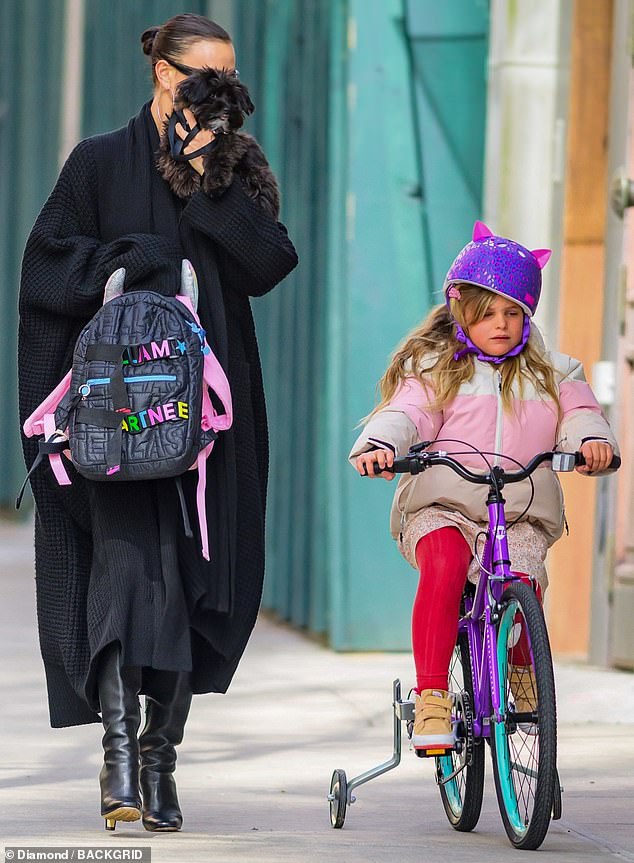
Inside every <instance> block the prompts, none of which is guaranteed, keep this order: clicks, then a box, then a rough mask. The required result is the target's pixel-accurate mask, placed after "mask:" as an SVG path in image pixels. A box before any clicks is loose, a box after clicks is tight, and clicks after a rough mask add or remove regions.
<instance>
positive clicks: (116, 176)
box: [19, 15, 297, 830]
mask: <svg viewBox="0 0 634 863" xmlns="http://www.w3.org/2000/svg"><path fill="white" fill-rule="evenodd" d="M142 42H143V48H144V51H145V53H146V54H148V55H149V56H150V58H151V61H152V70H153V80H154V95H153V99H152V101H151V102H148V103H147V104H146V105H144V106H143V108H142V109H141V111H140V113H139V114H138V115H137V116H136V117H135V118H133V119H132V120H131V121H130V122H129V123H128V125H127V127H125V128H123V129H119V130H117V131H116V132H112V133H109V134H106V135H100V136H98V137H95V138H91V139H88V140H85V141H83V142H81V143H80V144H79V145H78V146H77V147H76V148H75V150H74V151H73V153H72V154H71V155H70V157H69V158H68V161H67V162H66V164H65V165H64V168H63V169H62V172H61V174H60V177H59V180H58V182H57V184H56V186H55V188H54V189H53V192H52V193H51V196H50V197H49V199H48V201H47V202H46V204H45V206H44V208H43V210H42V212H41V213H40V215H39V217H38V219H37V222H36V224H35V226H34V228H33V231H32V233H31V235H30V237H29V240H28V243H27V246H26V250H25V255H24V261H23V271H22V284H21V292H20V335H19V369H20V413H21V421H22V422H24V420H25V419H26V417H27V416H29V415H30V413H31V412H32V411H33V410H34V408H35V407H36V406H37V405H38V404H39V403H40V402H41V401H42V399H43V398H44V397H45V396H46V395H47V394H48V393H49V392H50V391H51V390H52V389H53V388H54V387H55V386H56V384H57V383H58V382H59V380H60V379H61V378H62V377H63V375H64V374H65V373H66V371H67V370H68V369H69V368H70V366H71V364H72V354H73V348H74V344H75V341H76V339H77V337H78V335H79V333H80V331H81V330H82V328H83V327H84V326H85V325H86V323H87V322H88V321H89V320H90V318H91V317H92V315H93V314H94V313H95V312H96V311H97V309H98V308H99V306H100V305H101V303H102V299H103V290H104V285H105V282H106V280H107V278H108V277H109V275H110V274H111V273H113V272H114V271H115V270H117V269H119V268H120V267H124V268H125V271H126V281H125V289H126V290H142V289H147V290H153V291H158V292H160V293H163V294H166V295H174V294H175V293H176V292H177V290H178V287H179V273H180V265H181V260H182V259H183V258H188V259H189V260H190V261H191V262H192V264H193V266H194V269H195V271H196V273H197V275H198V280H199V285H200V301H199V315H200V318H201V321H202V324H203V327H204V328H205V329H206V331H207V338H208V341H209V344H210V345H211V347H212V349H213V350H214V352H215V354H216V356H217V357H218V358H219V360H220V362H221V364H222V366H223V368H224V369H225V371H226V372H227V375H228V378H229V381H230V384H231V389H232V396H233V409H234V425H233V428H232V429H231V430H230V431H229V432H227V433H223V434H222V435H221V437H220V439H219V440H218V442H217V444H216V447H215V449H214V451H213V453H212V456H211V458H210V459H209V465H208V481H207V490H206V498H207V513H208V530H209V545H210V549H211V561H210V562H208V561H206V560H204V559H203V557H202V555H201V553H200V550H199V549H200V537H199V536H198V537H197V536H195V537H194V539H193V540H192V539H187V538H186V537H185V534H184V530H183V526H182V519H181V514H180V507H179V502H178V496H177V491H176V487H175V484H174V482H173V480H169V479H166V480H154V481H138V482H127V483H117V482H113V483H107V482H101V483H93V482H89V481H86V480H82V478H81V477H79V476H78V475H77V474H75V473H74V472H73V484H72V485H71V486H68V487H60V486H58V485H57V484H56V481H55V479H54V477H53V475H52V473H51V471H50V469H49V468H48V467H44V468H41V469H40V470H39V471H37V472H36V473H34V474H33V478H32V487H33V492H34V497H35V503H36V522H35V551H36V586H37V608H38V625H39V633H40V645H41V651H42V657H43V661H44V668H45V672H46V679H47V689H48V696H49V709H50V719H51V725H52V726H53V727H61V726H69V725H79V724H82V723H88V722H98V721H102V722H103V724H104V728H105V734H104V737H103V745H104V753H105V757H104V766H103V768H102V771H101V774H100V782H101V793H102V801H101V802H102V805H101V812H102V815H103V816H104V817H105V818H106V826H107V827H108V828H109V829H114V827H115V825H116V821H117V820H122V821H129V820H130V821H131V820H137V819H138V818H139V817H142V818H143V824H144V826H145V827H146V829H148V830H178V829H179V828H180V826H181V823H182V816H181V813H180V809H179V805H178V800H177V796H176V788H175V785H174V778H173V773H174V768H175V762H176V753H175V749H174V747H175V746H176V745H177V744H178V743H180V741H181V739H182V736H183V730H184V725H185V721H186V719H187V714H188V711H189V706H190V703H191V696H192V693H202V692H225V691H226V690H227V688H228V686H229V684H230V682H231V679H232V676H233V674H234V672H235V670H236V668H237V665H238V662H239V660H240V657H241V655H242V652H243V650H244V647H245V645H246V642H247V640H248V638H249V635H250V633H251V630H252V628H253V625H254V623H255V618H256V615H257V610H258V606H259V602H260V598H261V591H262V579H263V572H264V508H265V500H266V485H267V474H268V437H267V424H266V413H265V404H264V391H263V386H262V377H261V369H260V361H259V355H258V348H257V342H256V336H255V328H254V323H253V317H252V313H251V307H250V297H253V296H261V295H263V294H265V293H267V292H268V291H270V290H271V289H272V288H273V287H275V285H277V284H278V282H280V281H281V280H282V279H283V278H284V277H285V276H286V275H287V274H288V273H289V272H290V271H291V270H292V269H293V268H294V267H295V266H296V264H297V256H296V253H295V250H294V248H293V245H292V243H291V242H290V240H289V239H288V236H287V233H286V230H285V228H284V226H283V225H281V224H280V223H279V222H278V221H277V219H276V216H277V212H276V205H277V200H278V196H277V189H276V187H275V181H274V178H273V177H272V174H270V171H269V169H268V166H267V165H266V161H265V160H264V158H263V156H262V154H261V151H260V150H259V148H258V147H257V144H255V142H254V141H253V139H247V138H246V137H245V138H242V139H241V145H242V148H243V149H244V147H245V143H244V142H245V141H248V142H249V141H250V143H248V147H247V148H248V149H249V153H248V154H246V156H245V157H244V158H242V155H243V154H242V151H240V153H239V154H238V155H239V157H240V159H241V161H240V159H239V158H238V156H236V157H235V158H232V155H231V142H232V140H234V139H233V138H232V137H231V135H228V136H226V137H224V138H223V141H222V144H223V148H224V150H223V153H224V156H223V160H224V161H223V164H222V170H219V169H218V165H219V164H220V162H219V160H220V156H219V155H218V154H219V153H220V151H221V148H220V147H217V148H215V146H214V145H215V143H217V142H214V135H213V133H212V132H211V131H209V130H206V129H201V130H200V131H199V133H198V134H197V135H196V137H195V138H194V140H193V141H191V142H190V143H189V144H188V145H187V146H186V147H185V150H184V152H185V154H188V155H189V154H191V153H192V152H196V153H198V152H199V148H201V147H202V148H205V149H206V150H209V152H206V153H205V154H204V155H197V156H196V157H195V158H193V159H191V161H189V162H186V163H179V165H178V166H175V165H174V164H173V163H172V162H171V161H170V152H171V151H170V148H169V145H168V144H167V138H166V127H167V120H168V119H169V117H170V115H171V114H172V111H173V110H174V99H175V98H176V99H178V97H179V90H178V85H179V83H180V82H181V81H183V80H184V79H185V78H186V77H188V76H190V75H191V74H192V73H194V72H195V71H196V70H201V69H206V68H207V67H210V68H212V69H219V70H227V72H228V73H229V77H230V78H231V73H232V72H233V71H234V70H235V55H234V50H233V45H232V43H231V40H230V37H229V36H228V34H227V33H226V32H225V31H224V30H223V29H222V28H220V27H219V26H218V25H216V24H214V23H212V22H211V21H209V20H208V19H206V18H204V17H202V16H197V15H179V16H176V17H175V18H172V19H170V20H169V21H168V22H166V24H164V25H163V26H162V27H160V28H151V29H150V30H148V31H146V32H145V33H144V34H143V36H142ZM236 86H237V85H236ZM177 105H178V103H177ZM185 116H186V118H187V120H188V122H189V123H190V125H193V123H194V117H193V115H192V114H191V113H190V112H189V111H185ZM176 134H177V135H178V137H179V138H180V139H184V138H185V137H186V130H184V128H183V126H182V125H177V127H176ZM236 140H237V137H236ZM208 145H211V147H208ZM160 151H162V154H161V155H160V157H159V155H158V154H159V152H160ZM236 152H237V150H236ZM214 158H216V160H217V161H216V162H214ZM252 166H256V167H254V168H253V170H252ZM24 451H25V459H26V462H27V466H29V467H30V466H31V465H32V463H33V461H34V459H35V456H36V452H37V444H36V443H34V442H33V441H32V440H29V439H26V438H25V439H24ZM195 483H196V477H195V475H192V472H190V473H188V474H187V475H186V476H184V477H183V485H184V488H185V495H186V499H187V503H188V508H189V510H190V512H192V511H195V509H196V503H195ZM192 521H195V519H192ZM139 693H143V694H145V696H146V717H145V725H144V728H143V730H142V732H141V733H140V735H138V736H137V731H138V729H139V727H140V722H141V715H140V707H139V699H138V695H139ZM99 713H100V714H101V717H100V716H99ZM139 767H140V771H139Z"/></svg>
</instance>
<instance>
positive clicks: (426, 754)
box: [414, 747, 454, 758]
mask: <svg viewBox="0 0 634 863" xmlns="http://www.w3.org/2000/svg"><path fill="white" fill-rule="evenodd" d="M453 751H454V750H453V748H451V747H450V748H448V749H414V752H415V753H416V755H417V756H418V757H419V758H432V757H437V756H439V755H449V754H450V753H451V752H453Z"/></svg>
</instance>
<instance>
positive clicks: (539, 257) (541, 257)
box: [531, 249, 552, 270]
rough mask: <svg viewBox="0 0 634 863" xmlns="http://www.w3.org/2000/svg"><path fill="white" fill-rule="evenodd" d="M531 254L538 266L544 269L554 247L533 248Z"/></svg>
mask: <svg viewBox="0 0 634 863" xmlns="http://www.w3.org/2000/svg"><path fill="white" fill-rule="evenodd" d="M531 255H532V256H533V257H534V258H535V260H536V261H537V266H538V267H539V269H540V270H543V269H544V267H545V266H546V264H547V263H548V261H549V260H550V256H551V255H552V249H531Z"/></svg>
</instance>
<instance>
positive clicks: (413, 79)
mask: <svg viewBox="0 0 634 863" xmlns="http://www.w3.org/2000/svg"><path fill="white" fill-rule="evenodd" d="M436 5H437V6H438V7H439V8H435V7H434V4H431V3H427V2H420V0H411V2H403V0H337V2H335V0H333V2H331V3H328V4H325V3H320V2H311V0H303V2H295V3H293V2H290V0H270V2H267V3H262V4H258V5H257V6H256V7H254V4H252V3H248V2H243V3H240V2H236V3H234V4H233V11H234V21H233V23H234V32H235V34H236V39H237V43H238V47H239V51H240V54H241V56H239V63H238V65H239V66H240V69H241V70H242V71H243V78H244V79H245V80H246V81H247V82H248V83H249V86H251V87H252V89H253V91H254V95H255V97H256V104H257V106H258V110H257V112H256V115H255V117H254V119H253V128H254V130H255V133H256V134H257V135H258V136H259V137H260V138H261V140H262V142H263V144H264V147H265V149H266V151H267V153H268V154H269V157H270V158H271V162H272V163H273V165H274V167H275V168H276V170H277V172H278V175H279V178H280V182H281V186H282V190H283V193H284V207H283V217H284V220H285V221H286V223H287V224H288V226H289V230H290V231H291V236H292V237H293V239H294V241H295V243H296V245H297V248H298V251H299V254H300V261H301V263H300V267H299V269H298V270H297V272H296V273H294V274H293V275H292V276H291V277H290V278H289V279H288V280H287V281H286V282H285V284H284V285H283V286H282V287H281V288H280V289H278V290H277V291H275V292H274V293H273V294H272V295H271V296H270V297H267V298H264V299H262V300H258V301H256V302H254V309H255V312H256V318H257V322H258V333H259V340H260V347H261V353H262V358H263V366H264V375H265V385H266V388H267V398H268V404H269V413H270V422H271V491H270V496H269V510H268V531H267V537H268V544H267V548H268V558H267V579H266V589H265V596H264V603H265V605H266V606H267V607H269V608H271V609H273V610H276V611H277V612H278V613H279V614H280V615H281V616H282V617H283V618H285V619H287V620H289V621H291V622H292V623H294V624H296V625H299V626H303V627H307V628H309V629H311V630H312V631H314V632H317V633H324V634H325V636H326V637H327V639H328V641H329V642H330V643H331V644H332V645H333V646H335V647H336V648H338V649H374V648H384V649H401V648H406V647H408V645H409V617H410V608H411V600H412V597H413V593H414V590H415V587H416V582H415V573H414V572H413V570H411V569H410V568H409V566H408V565H407V564H406V563H405V562H404V561H403V559H402V558H401V556H400V555H399V553H398V552H397V550H396V547H395V544H394V542H393V541H392V539H391V537H390V536H389V531H388V513H389V508H390V502H391V497H392V492H393V488H394V487H393V486H392V485H388V484H387V483H383V482H369V481H368V480H361V478H360V477H358V476H357V475H356V474H355V473H354V472H353V470H352V469H351V468H350V467H349V466H348V465H347V462H346V456H347V453H348V451H349V449H350V445H351V443H352V442H353V440H354V437H355V431H354V427H355V425H356V424H357V423H358V421H359V420H360V418H361V417H362V416H364V415H365V414H367V413H368V412H369V411H370V410H371V408H372V406H373V404H374V398H375V384H376V382H377V381H378V379H379V377H380V376H381V374H382V372H383V371H384V369H385V366H386V364H387V363H388V361H389V356H390V354H391V352H392V350H393V349H394V347H395V346H396V345H397V343H398V342H399V341H400V339H401V338H402V337H403V335H404V334H405V333H406V332H407V331H408V330H409V329H410V328H411V327H412V326H413V325H414V324H415V323H416V322H417V321H418V320H420V319H421V318H422V317H423V316H424V314H425V313H426V311H427V310H428V309H429V307H430V305H431V304H433V302H435V301H436V298H435V292H436V291H438V290H439V288H440V287H441V285H442V276H443V273H444V271H446V269H447V265H448V263H449V261H450V260H451V257H453V255H454V254H455V252H456V250H457V249H458V248H460V246H461V245H463V244H464V242H465V241H466V239H468V237H469V236H470V227H471V225H472V223H473V221H474V219H475V218H476V217H477V216H479V214H480V200H481V193H482V161H483V148H484V118H485V107H486V106H485V93H486V86H485V68H486V52H487V27H488V9H487V6H486V4H482V3H478V2H477V0H475V2H474V0H457V2H453V3H452V4H451V10H449V9H448V8H447V7H448V5H449V4H436ZM456 6H459V9H458V10H456ZM462 13H464V15H463V14H462ZM455 22H458V26H456V23H455ZM258 45H264V46H266V47H265V48H264V50H263V51H262V52H258V50H257V46H258ZM448 65H449V66H450V67H451V72H450V73H448V72H447V66H448ZM454 113H457V114H459V115H460V121H459V122H455V121H454V117H453V115H454ZM443 268H444V269H443Z"/></svg>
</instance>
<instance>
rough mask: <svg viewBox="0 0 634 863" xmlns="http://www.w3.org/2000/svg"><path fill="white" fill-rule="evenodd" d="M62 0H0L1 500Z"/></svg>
mask: <svg viewBox="0 0 634 863" xmlns="http://www.w3.org/2000/svg"><path fill="white" fill-rule="evenodd" d="M63 7H64V4H63V0H50V2H47V3H41V2H39V0H3V2H2V3H1V4H0V280H1V281H0V322H1V323H2V332H3V352H2V375H0V404H2V412H1V413H0V440H2V446H0V507H1V508H2V509H5V510H6V511H11V509H12V506H13V501H14V500H15V496H16V492H17V490H18V488H19V487H20V485H21V483H22V479H23V476H24V472H25V471H24V468H23V461H22V449H21V446H20V437H19V423H18V408H17V385H16V377H17V361H16V350H17V326H18V315H17V298H18V284H19V279H20V263H21V260H22V251H23V249H24V243H25V241H26V237H27V235H28V233H29V231H30V229H31V226H32V224H33V222H34V221H35V218H36V216H37V214H38V212H39V210H40V207H41V205H42V203H43V201H44V199H45V197H46V195H47V194H48V192H49V191H50V189H51V187H52V185H53V182H54V180H55V177H56V175H57V151H58V146H59V101H60V79H61V68H62V21H63Z"/></svg>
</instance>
